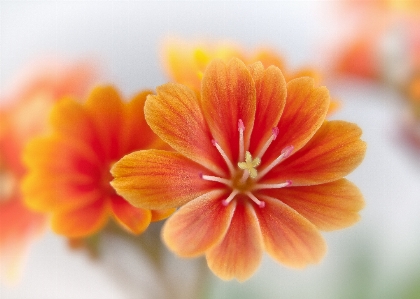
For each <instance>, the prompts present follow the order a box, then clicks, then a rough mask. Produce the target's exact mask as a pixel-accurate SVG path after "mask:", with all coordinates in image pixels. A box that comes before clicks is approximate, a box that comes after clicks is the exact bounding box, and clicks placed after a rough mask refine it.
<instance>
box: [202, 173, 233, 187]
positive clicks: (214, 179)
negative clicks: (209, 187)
mask: <svg viewBox="0 0 420 299" xmlns="http://www.w3.org/2000/svg"><path fill="white" fill-rule="evenodd" d="M200 177H201V178H202V179H203V180H206V181H212V182H218V183H222V184H225V185H226V186H229V187H231V186H232V182H231V180H228V179H224V178H221V177H218V176H212V175H205V174H200Z"/></svg>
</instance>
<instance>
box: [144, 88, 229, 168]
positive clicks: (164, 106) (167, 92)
mask: <svg viewBox="0 0 420 299" xmlns="http://www.w3.org/2000/svg"><path fill="white" fill-rule="evenodd" d="M144 113H145V116H146V121H147V123H148V124H149V126H150V127H151V128H152V130H153V131H154V132H155V133H156V134H157V135H158V136H159V137H160V138H162V139H163V140H164V141H165V142H167V143H168V144H169V145H170V146H171V147H173V148H174V149H175V150H177V151H178V152H179V153H181V154H183V155H184V156H186V157H188V158H190V159H191V160H193V161H195V162H197V163H199V164H201V165H203V166H204V167H206V168H208V169H209V170H211V171H213V172H215V173H218V174H219V175H223V174H224V170H226V167H224V162H223V160H222V158H221V156H220V154H219V152H218V151H217V149H216V148H215V147H214V146H213V144H212V142H211V141H212V138H213V137H212V136H211V134H210V131H209V129H208V126H207V124H206V121H205V120H204V117H203V115H202V112H201V108H200V105H199V103H198V100H197V98H196V95H195V93H194V92H193V91H192V90H191V89H189V88H188V87H186V86H183V85H181V84H175V83H168V84H165V85H162V86H159V87H158V88H157V95H150V96H148V97H147V100H146V104H145V107H144Z"/></svg>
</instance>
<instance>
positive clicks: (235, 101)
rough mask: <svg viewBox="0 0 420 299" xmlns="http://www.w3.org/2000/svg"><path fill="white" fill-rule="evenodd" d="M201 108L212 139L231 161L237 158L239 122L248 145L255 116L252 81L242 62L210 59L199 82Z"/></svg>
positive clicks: (246, 145) (235, 160)
mask: <svg viewBox="0 0 420 299" xmlns="http://www.w3.org/2000/svg"><path fill="white" fill-rule="evenodd" d="M201 89H202V90H201V91H202V97H201V107H202V109H203V114H204V117H205V119H206V121H207V123H208V124H209V127H210V131H211V133H212V136H213V138H214V139H215V140H216V141H217V143H219V145H220V146H221V147H222V149H223V150H224V151H225V153H226V154H227V156H228V157H229V158H230V160H231V161H232V162H233V163H235V162H237V161H238V153H239V131H238V121H239V119H241V120H242V121H243V124H244V126H245V132H244V141H245V148H248V146H249V141H250V137H251V133H252V127H253V123H254V118H255V107H256V95H255V84H254V81H253V80H252V77H251V74H250V72H249V71H248V69H247V67H246V66H245V64H244V63H243V62H242V61H240V60H239V59H236V58H234V59H231V60H230V61H229V62H228V63H227V64H225V63H224V62H222V61H221V60H213V61H212V62H211V63H210V64H209V66H208V67H207V69H206V72H205V73H204V77H203V81H202V88H201Z"/></svg>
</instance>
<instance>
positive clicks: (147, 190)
mask: <svg viewBox="0 0 420 299" xmlns="http://www.w3.org/2000/svg"><path fill="white" fill-rule="evenodd" d="M204 171H205V168H204V167H202V166H201V165H199V164H197V163H195V162H193V161H191V160H190V159H188V158H185V157H184V156H182V155H181V154H178V153H174V152H167V151H162V150H144V151H137V152H134V153H131V154H129V155H127V156H125V157H123V158H122V159H121V160H120V161H118V162H117V163H115V164H114V166H113V167H112V169H111V173H112V175H113V176H114V180H113V181H112V182H111V185H112V186H113V187H114V188H115V190H117V193H118V194H119V195H121V196H122V197H124V198H125V199H126V200H128V201H129V202H130V203H131V204H132V205H134V206H137V207H141V208H145V209H153V210H159V209H168V208H174V207H179V206H181V205H183V204H185V203H187V202H189V201H190V200H193V199H194V198H196V197H198V196H200V195H203V194H204V193H207V192H208V191H209V190H211V189H213V188H215V187H216V186H217V184H218V183H214V182H210V181H207V180H203V179H202V178H201V177H200V174H201V173H203V172H204ZM204 173H205V172H204Z"/></svg>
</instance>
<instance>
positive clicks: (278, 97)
mask: <svg viewBox="0 0 420 299" xmlns="http://www.w3.org/2000/svg"><path fill="white" fill-rule="evenodd" d="M249 68H250V71H251V75H252V77H253V79H254V81H255V88H256V95H257V104H256V105H257V106H256V112H255V122H254V128H253V130H252V135H251V144H250V147H249V151H250V152H251V153H254V155H256V154H257V153H258V152H259V151H260V150H261V148H262V146H264V144H265V142H266V141H267V140H268V138H269V137H270V136H271V135H272V129H273V128H274V127H275V126H277V124H278V122H279V120H280V117H281V114H282V112H283V109H284V106H285V104H286V94H287V89H286V81H285V80H284V77H283V74H282V73H281V71H280V69H279V68H277V67H275V66H270V67H268V68H267V69H265V70H264V68H263V67H262V64H261V63H255V64H254V65H251V66H250V67H249Z"/></svg>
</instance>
